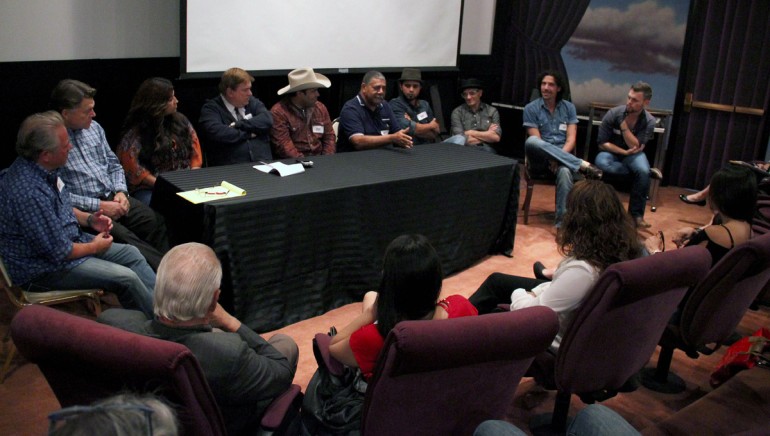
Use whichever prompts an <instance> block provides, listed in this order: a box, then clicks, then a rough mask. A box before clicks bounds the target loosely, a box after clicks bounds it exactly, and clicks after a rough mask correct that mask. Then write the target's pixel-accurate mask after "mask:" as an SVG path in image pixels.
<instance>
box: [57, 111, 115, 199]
mask: <svg viewBox="0 0 770 436" xmlns="http://www.w3.org/2000/svg"><path fill="white" fill-rule="evenodd" d="M67 133H69V136H70V141H72V150H70V153H69V157H67V164H66V165H65V166H64V167H62V168H61V170H60V175H61V178H62V180H64V182H65V183H66V184H67V186H68V187H69V189H70V200H71V201H72V204H73V205H74V206H75V207H77V208H78V209H80V210H82V211H85V212H95V211H97V210H98V209H99V200H100V199H104V198H108V197H111V196H112V195H114V194H117V193H118V192H128V189H127V188H126V175H125V174H124V173H123V167H121V166H120V162H119V161H118V158H117V156H115V153H113V152H112V150H111V149H110V145H109V144H108V143H107V137H106V136H105V135H104V129H102V126H100V125H99V123H97V122H96V121H91V127H89V128H88V129H82V130H70V129H67Z"/></svg>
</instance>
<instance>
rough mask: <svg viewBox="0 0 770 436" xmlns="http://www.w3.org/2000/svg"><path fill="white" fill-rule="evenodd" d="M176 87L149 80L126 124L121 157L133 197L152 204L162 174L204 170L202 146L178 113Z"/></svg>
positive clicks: (165, 82) (135, 97) (119, 155)
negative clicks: (202, 165) (191, 169)
mask: <svg viewBox="0 0 770 436" xmlns="http://www.w3.org/2000/svg"><path fill="white" fill-rule="evenodd" d="M177 103H178V100H177V99H176V97H175V96H174V85H172V84H171V82H170V81H169V80H167V79H164V78H161V77H153V78H151V79H147V80H145V81H144V82H143V83H142V84H141V85H140V86H139V89H138V90H137V91H136V95H134V100H133V101H132V102H131V108H130V109H129V110H128V115H127V116H126V120H125V122H124V123H123V130H124V132H123V139H122V140H121V141H120V144H118V148H117V155H118V159H120V163H121V165H123V169H124V170H125V173H126V179H128V189H129V192H130V193H131V195H132V196H134V197H135V198H137V199H138V200H139V201H141V202H143V203H144V204H150V200H151V199H152V188H153V187H154V186H155V178H156V177H157V175H158V174H159V173H165V172H168V171H176V170H183V169H188V168H200V167H201V164H202V163H203V157H202V155H201V145H200V142H198V135H197V134H196V133H195V129H193V126H192V124H190V121H188V120H187V118H186V117H185V116H184V115H182V114H181V113H179V112H177V111H176V105H177Z"/></svg>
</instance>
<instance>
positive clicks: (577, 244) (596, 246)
mask: <svg viewBox="0 0 770 436" xmlns="http://www.w3.org/2000/svg"><path fill="white" fill-rule="evenodd" d="M556 243H557V245H558V250H559V252H560V253H561V254H562V255H564V256H565V257H564V259H563V260H562V261H561V263H560V264H559V267H558V268H557V269H556V271H555V272H554V274H553V280H552V281H543V280H538V279H531V278H527V277H519V276H513V275H508V274H503V273H493V274H491V275H490V276H489V277H487V279H486V280H485V281H484V283H483V284H482V285H481V287H479V289H478V290H477V291H476V292H475V293H474V294H473V295H472V296H471V298H470V301H471V303H472V304H473V305H474V306H476V308H477V309H478V310H479V313H482V314H484V313H489V312H492V311H494V310H495V309H496V307H497V305H498V304H500V303H510V304H511V310H517V309H521V308H524V307H530V306H547V307H550V308H551V309H553V310H554V312H556V313H557V314H558V316H559V326H560V327H559V333H558V334H557V335H556V338H555V339H554V341H553V344H552V345H551V348H552V349H557V348H558V347H559V344H560V343H561V338H562V337H563V336H564V333H565V329H566V327H567V326H568V325H569V324H570V321H571V320H572V314H573V313H574V311H575V309H577V308H578V307H579V306H580V303H581V302H582V301H583V298H584V297H585V296H586V294H587V293H588V291H589V290H590V289H591V287H592V286H593V284H594V282H595V281H596V279H597V278H598V277H599V274H600V273H601V272H602V271H604V269H605V268H607V267H608V266H610V265H612V264H613V263H616V262H622V261H625V260H630V259H634V258H636V257H639V256H640V255H641V253H642V244H641V242H640V241H639V237H638V236H637V233H636V229H635V228H634V223H633V222H632V221H631V217H630V215H628V213H626V211H625V209H624V208H623V204H621V202H620V200H619V199H618V196H617V194H615V191H614V190H613V188H612V187H611V186H609V185H607V184H605V183H602V182H601V181H598V180H584V181H581V182H578V183H576V184H575V186H574V187H573V188H572V190H571V191H570V193H569V195H568V196H567V212H566V213H565V214H564V220H563V221H562V225H561V227H560V228H559V229H558V230H557V232H556Z"/></svg>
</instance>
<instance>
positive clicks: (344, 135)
mask: <svg viewBox="0 0 770 436" xmlns="http://www.w3.org/2000/svg"><path fill="white" fill-rule="evenodd" d="M385 88H386V82H385V76H383V75H382V73H380V72H379V71H369V72H368V73H366V74H365V75H364V79H363V81H362V82H361V91H360V92H359V93H358V95H356V96H355V97H353V98H351V99H350V100H348V101H347V102H345V105H344V106H342V111H341V112H340V125H339V135H338V138H337V151H340V152H343V151H354V150H369V149H372V148H379V147H385V146H387V145H390V144H393V146H394V147H401V148H412V137H411V136H409V134H408V131H409V128H401V122H400V121H399V120H398V119H396V115H395V114H394V113H393V110H392V109H391V107H390V105H389V104H388V102H387V101H385Z"/></svg>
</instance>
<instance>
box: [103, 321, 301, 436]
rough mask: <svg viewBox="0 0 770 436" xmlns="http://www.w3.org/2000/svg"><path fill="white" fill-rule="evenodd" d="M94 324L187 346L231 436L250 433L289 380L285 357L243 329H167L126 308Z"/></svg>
mask: <svg viewBox="0 0 770 436" xmlns="http://www.w3.org/2000/svg"><path fill="white" fill-rule="evenodd" d="M98 321H99V322H101V323H104V324H108V325H111V326H114V327H118V328H120V329H123V330H128V331H130V332H134V333H138V334H141V335H145V336H151V337H154V338H160V339H165V340H168V341H172V342H176V343H179V344H182V345H185V346H186V347H187V348H189V349H190V351H192V353H193V354H194V355H195V358H196V359H198V363H200V365H201V369H203V374H204V375H205V376H206V381H208V384H209V387H210V388H211V391H212V393H213V394H214V398H216V400H217V405H218V406H219V409H220V410H221V411H222V417H223V418H224V420H225V425H226V427H227V433H228V434H231V435H237V434H242V433H246V434H248V433H256V431H257V430H258V428H259V422H260V419H261V417H262V414H263V413H264V411H265V408H266V407H267V405H268V404H270V402H271V401H272V400H273V399H274V398H275V397H277V396H278V395H280V394H282V393H283V392H284V391H286V390H287V389H288V388H289V386H291V382H292V380H293V379H294V371H293V370H292V368H291V364H290V363H289V361H288V360H287V359H286V357H285V356H284V355H283V354H281V353H280V352H279V351H278V350H276V349H275V348H273V346H272V345H270V344H268V343H267V341H265V340H264V339H262V337H261V336H259V335H258V334H257V333H255V332H254V331H252V330H251V329H249V328H248V327H246V326H245V325H242V326H241V328H240V329H238V331H237V332H236V333H224V332H213V331H212V329H211V327H210V326H208V325H200V326H195V327H170V326H167V325H165V324H161V323H160V322H158V321H155V320H153V321H149V320H147V318H146V317H145V316H144V314H142V312H138V311H135V310H126V309H110V310H106V311H104V312H102V314H101V315H99V318H98Z"/></svg>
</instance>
